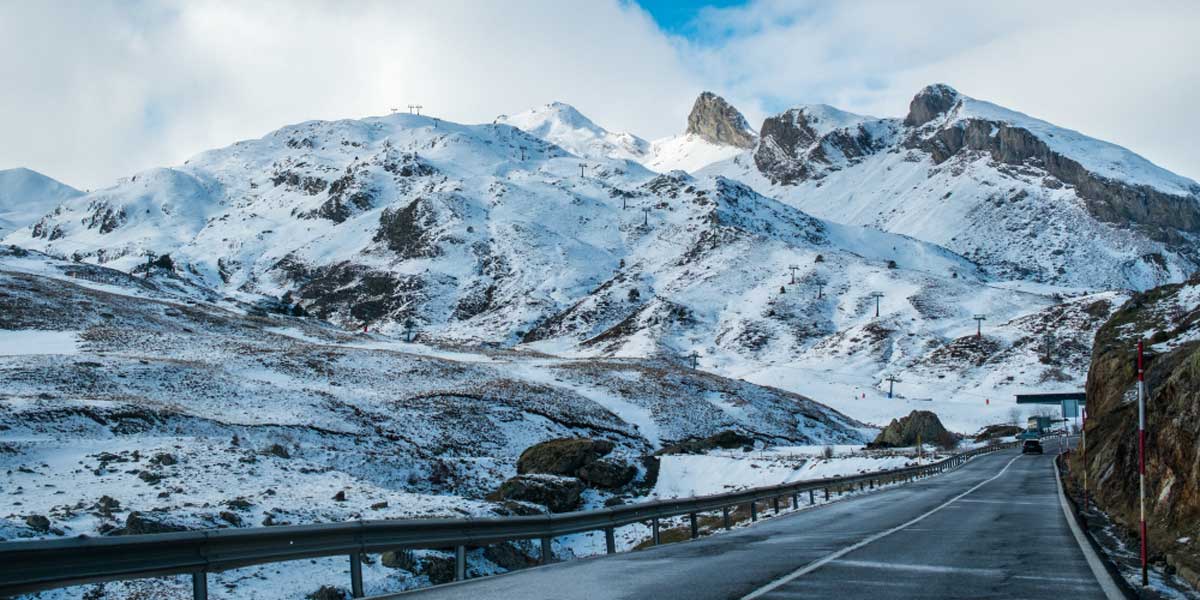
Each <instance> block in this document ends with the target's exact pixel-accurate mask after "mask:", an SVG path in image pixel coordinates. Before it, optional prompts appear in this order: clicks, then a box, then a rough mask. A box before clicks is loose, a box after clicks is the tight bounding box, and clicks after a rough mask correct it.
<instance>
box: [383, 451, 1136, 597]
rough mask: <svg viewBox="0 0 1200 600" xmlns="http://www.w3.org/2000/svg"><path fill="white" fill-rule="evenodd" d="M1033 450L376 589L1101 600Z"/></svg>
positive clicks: (1046, 462) (435, 593)
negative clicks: (611, 551)
mask: <svg viewBox="0 0 1200 600" xmlns="http://www.w3.org/2000/svg"><path fill="white" fill-rule="evenodd" d="M1046 446H1047V448H1046V449H1047V454H1045V455H1042V456H1039V455H1028V456H1022V455H1020V454H1019V453H1018V452H1017V451H1016V450H1012V451H1003V452H997V453H993V454H989V455H985V456H981V457H978V458H975V459H973V460H971V461H969V462H968V463H967V464H965V465H963V466H962V467H961V468H959V469H957V470H955V471H952V472H949V473H946V474H943V475H940V476H937V477H932V478H929V479H925V480H922V481H918V482H915V483H912V484H907V485H903V486H898V487H895V488H892V489H888V490H885V491H882V492H878V493H874V494H868V495H864V496H860V497H854V498H850V499H846V500H844V501H840V502H835V503H831V504H829V505H825V506H821V507H817V508H813V509H809V510H803V511H799V512H796V513H793V514H790V515H786V516H781V517H777V518H773V519H767V520H764V521H762V522H760V523H758V524H755V525H753V526H751V527H748V528H744V529H738V530H735V531H732V532H728V533H722V534H719V535H713V536H709V537H705V538H701V539H699V540H694V541H689V542H683V543H677V544H669V545H664V546H661V547H658V548H653V549H650V550H645V551H640V552H630V553H624V554H618V555H613V556H607V557H597V558H590V559H583V560H574V561H567V562H563V563H558V564H553V565H549V566H545V567H538V568H534V569H527V570H524V571H519V572H515V573H510V574H507V575H501V576H497V577H487V578H481V579H477V580H472V581H466V582H463V583H456V584H451V585H446V586H441V587H436V588H430V589H425V590H418V591H415V592H409V593H406V594H399V595H395V596H387V597H389V598H392V597H398V598H403V599H411V600H422V599H428V600H438V599H477V598H512V599H518V598H519V599H535V598H546V599H551V598H553V599H572V598H578V599H609V598H689V599H738V598H745V599H750V598H762V599H784V598H837V599H838V600H847V599H854V598H869V599H872V600H878V599H881V598H1056V599H1062V598H1105V597H1106V594H1105V588H1103V587H1102V583H1101V582H1102V580H1103V577H1098V576H1097V575H1096V574H1095V573H1096V568H1095V566H1096V565H1095V563H1094V562H1093V564H1091V565H1089V562H1088V560H1087V558H1086V555H1085V553H1084V550H1082V549H1081V548H1080V545H1079V544H1078V543H1077V541H1076V539H1075V538H1074V537H1073V534H1072V532H1071V529H1070V527H1069V525H1068V522H1067V518H1066V515H1065V514H1064V513H1063V510H1062V506H1061V504H1060V501H1059V497H1058V488H1057V483H1056V480H1055V475H1054V467H1053V463H1052V458H1053V455H1054V454H1053V451H1054V450H1055V448H1056V446H1055V442H1050V443H1048V444H1047V445H1046ZM1093 560H1094V559H1093ZM1112 591H1113V590H1112V589H1109V592H1112Z"/></svg>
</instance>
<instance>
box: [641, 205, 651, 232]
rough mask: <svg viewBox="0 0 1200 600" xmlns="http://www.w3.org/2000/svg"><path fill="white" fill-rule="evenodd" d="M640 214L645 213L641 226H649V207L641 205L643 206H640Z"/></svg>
mask: <svg viewBox="0 0 1200 600" xmlns="http://www.w3.org/2000/svg"><path fill="white" fill-rule="evenodd" d="M642 214H643V215H645V218H644V219H642V226H643V227H649V226H650V207H649V206H643V207H642Z"/></svg>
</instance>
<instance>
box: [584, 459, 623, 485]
mask: <svg viewBox="0 0 1200 600" xmlns="http://www.w3.org/2000/svg"><path fill="white" fill-rule="evenodd" d="M636 476H637V469H635V468H633V467H632V466H630V465H627V464H625V463H623V462H619V461H615V460H609V459H601V460H597V461H595V462H592V463H589V464H586V465H584V466H583V468H581V469H579V478H580V479H582V480H584V481H585V482H587V483H588V484H590V485H592V486H594V487H602V488H609V489H615V488H619V487H621V486H624V485H625V484H627V483H629V482H630V481H633V478H634V477H636Z"/></svg>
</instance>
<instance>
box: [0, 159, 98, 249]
mask: <svg viewBox="0 0 1200 600" xmlns="http://www.w3.org/2000/svg"><path fill="white" fill-rule="evenodd" d="M81 194H83V192H81V191H79V190H77V189H75V188H73V187H71V186H69V185H65V184H62V183H59V182H58V181H55V180H54V179H51V178H49V177H46V176H45V175H42V174H41V173H38V172H36V171H31V170H29V169H23V168H17V169H3V170H0V237H3V236H4V235H5V234H7V233H10V232H12V231H14V230H16V229H20V228H22V227H26V226H28V225H29V224H30V223H33V222H34V221H36V220H38V218H39V217H41V216H42V215H44V214H46V213H48V212H50V211H51V210H54V207H56V206H58V205H59V204H60V203H62V202H63V201H65V200H67V199H70V198H74V197H75V196H79V195H81Z"/></svg>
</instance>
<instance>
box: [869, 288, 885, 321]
mask: <svg viewBox="0 0 1200 600" xmlns="http://www.w3.org/2000/svg"><path fill="white" fill-rule="evenodd" d="M871 297H872V298H874V299H875V316H876V317H878V316H879V299H880V298H882V297H883V292H871Z"/></svg>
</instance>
